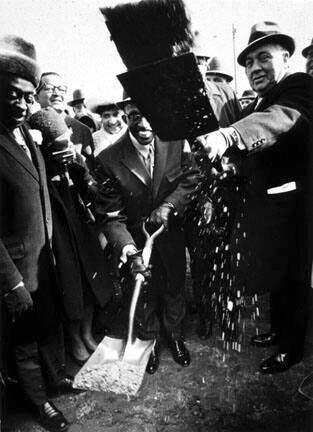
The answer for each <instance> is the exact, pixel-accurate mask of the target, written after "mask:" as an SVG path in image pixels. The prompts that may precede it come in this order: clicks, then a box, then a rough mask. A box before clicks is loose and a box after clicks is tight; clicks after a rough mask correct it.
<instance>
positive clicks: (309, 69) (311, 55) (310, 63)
mask: <svg viewBox="0 0 313 432" xmlns="http://www.w3.org/2000/svg"><path fill="white" fill-rule="evenodd" d="M302 55H303V57H305V58H306V64H305V67H306V73H308V74H310V75H312V76H313V39H312V42H311V45H309V46H307V47H305V48H304V50H303V51H302Z"/></svg>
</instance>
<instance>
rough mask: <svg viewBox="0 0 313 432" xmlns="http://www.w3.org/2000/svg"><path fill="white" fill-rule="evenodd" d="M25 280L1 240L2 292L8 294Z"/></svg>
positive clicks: (0, 268)
mask: <svg viewBox="0 0 313 432" xmlns="http://www.w3.org/2000/svg"><path fill="white" fill-rule="evenodd" d="M22 280H23V278H22V275H21V274H20V272H19V271H18V269H17V268H16V266H15V264H14V262H13V261H12V259H11V257H10V255H9V253H8V251H7V249H6V247H5V246H4V244H3V242H2V240H1V239H0V290H1V291H2V292H8V291H10V289H12V288H14V287H15V286H16V285H17V284H19V283H20V282H21V281H22Z"/></svg>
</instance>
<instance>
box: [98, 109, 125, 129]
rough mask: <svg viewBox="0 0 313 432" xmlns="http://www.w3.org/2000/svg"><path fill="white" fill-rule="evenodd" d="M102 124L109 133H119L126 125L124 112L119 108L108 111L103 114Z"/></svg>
mask: <svg viewBox="0 0 313 432" xmlns="http://www.w3.org/2000/svg"><path fill="white" fill-rule="evenodd" d="M101 123H102V127H103V129H104V130H105V131H106V132H107V133H109V134H112V135H114V134H117V133H119V132H120V131H121V130H122V129H123V127H124V125H125V123H124V120H123V111H122V110H119V109H117V108H111V109H106V110H105V111H103V113H102V114H101Z"/></svg>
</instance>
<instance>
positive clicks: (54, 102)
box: [37, 74, 67, 113]
mask: <svg viewBox="0 0 313 432" xmlns="http://www.w3.org/2000/svg"><path fill="white" fill-rule="evenodd" d="M42 82H43V86H42V87H41V88H39V91H38V92H37V101H38V102H39V104H40V106H41V108H47V107H48V106H50V107H52V108H54V109H55V110H56V111H57V112H58V113H63V112H64V110H65V107H66V104H65V96H66V92H67V87H66V85H65V84H64V82H63V79H62V78H61V77H60V76H58V75H54V74H51V75H45V76H44V77H43V79H42Z"/></svg>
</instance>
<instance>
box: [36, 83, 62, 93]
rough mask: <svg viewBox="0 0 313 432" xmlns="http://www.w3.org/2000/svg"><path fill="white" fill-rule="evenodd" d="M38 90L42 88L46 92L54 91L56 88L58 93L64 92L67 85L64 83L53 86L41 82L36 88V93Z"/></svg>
mask: <svg viewBox="0 0 313 432" xmlns="http://www.w3.org/2000/svg"><path fill="white" fill-rule="evenodd" d="M40 90H44V91H45V92H47V93H55V91H56V90H57V91H58V92H59V93H63V94H65V93H66V92H67V86H65V85H59V86H54V85H51V84H43V85H42V86H41V87H39V88H38V89H37V93H38V92H40Z"/></svg>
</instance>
